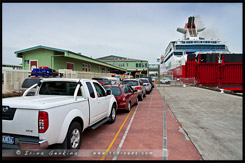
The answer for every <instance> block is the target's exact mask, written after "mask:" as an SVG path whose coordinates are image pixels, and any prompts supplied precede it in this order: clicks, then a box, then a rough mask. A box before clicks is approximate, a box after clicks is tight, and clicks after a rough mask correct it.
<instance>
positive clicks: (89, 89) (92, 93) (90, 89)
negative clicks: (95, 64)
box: [86, 82, 95, 98]
mask: <svg viewBox="0 0 245 163" xmlns="http://www.w3.org/2000/svg"><path fill="white" fill-rule="evenodd" d="M86 84H87V87H88V91H89V94H90V97H91V98H95V94H94V89H93V87H92V85H91V83H90V82H86Z"/></svg>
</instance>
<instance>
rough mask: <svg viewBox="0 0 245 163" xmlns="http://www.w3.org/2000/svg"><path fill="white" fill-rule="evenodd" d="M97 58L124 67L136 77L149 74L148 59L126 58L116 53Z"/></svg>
mask: <svg viewBox="0 0 245 163" xmlns="http://www.w3.org/2000/svg"><path fill="white" fill-rule="evenodd" d="M97 59H98V60H100V61H102V62H106V63H108V64H112V65H114V66H118V67H121V68H124V69H126V70H127V73H129V74H131V75H133V76H134V77H136V78H138V77H142V76H148V61H146V60H139V59H132V58H125V57H120V56H115V55H109V56H105V57H100V58H97Z"/></svg>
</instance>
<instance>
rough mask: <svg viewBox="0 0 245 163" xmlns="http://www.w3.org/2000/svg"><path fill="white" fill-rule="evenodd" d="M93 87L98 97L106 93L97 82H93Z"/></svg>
mask: <svg viewBox="0 0 245 163" xmlns="http://www.w3.org/2000/svg"><path fill="white" fill-rule="evenodd" d="M94 87H95V89H96V92H97V96H98V97H103V96H105V95H106V94H105V91H104V89H103V88H102V87H101V86H100V85H99V84H97V83H94Z"/></svg>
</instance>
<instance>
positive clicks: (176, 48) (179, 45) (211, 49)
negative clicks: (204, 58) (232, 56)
mask: <svg viewBox="0 0 245 163" xmlns="http://www.w3.org/2000/svg"><path fill="white" fill-rule="evenodd" d="M204 30H205V28H197V27H196V25H195V17H194V16H191V17H189V18H188V22H187V23H186V24H185V27H184V28H177V31H178V32H180V33H182V34H183V35H184V38H183V39H182V40H178V41H171V42H170V43H169V45H168V46H167V48H166V50H165V53H164V57H163V60H162V61H161V64H165V67H166V70H167V73H168V74H169V75H173V78H180V77H183V73H184V70H185V64H186V61H187V55H188V54H195V55H197V54H198V53H210V54H211V53H212V54H213V53H218V54H225V53H230V51H229V50H228V47H227V46H226V45H225V43H223V42H222V41H220V40H211V39H209V40H206V39H205V38H203V37H199V36H198V34H199V33H200V32H202V31H204ZM220 58H221V57H220Z"/></svg>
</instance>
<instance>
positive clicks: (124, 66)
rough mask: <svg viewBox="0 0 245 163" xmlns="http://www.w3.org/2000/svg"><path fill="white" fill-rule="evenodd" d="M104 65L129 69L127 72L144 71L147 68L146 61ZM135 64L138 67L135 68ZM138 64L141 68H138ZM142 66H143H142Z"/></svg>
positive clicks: (116, 62) (117, 62) (111, 62)
mask: <svg viewBox="0 0 245 163" xmlns="http://www.w3.org/2000/svg"><path fill="white" fill-rule="evenodd" d="M106 63H109V64H112V65H114V64H115V66H118V67H122V68H126V69H129V70H132V69H134V70H136V69H138V70H143V69H144V70H146V69H147V67H148V62H147V61H115V62H113V61H106ZM136 64H138V67H136ZM139 64H141V67H139ZM145 64H147V65H145ZM142 65H143V66H142Z"/></svg>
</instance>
